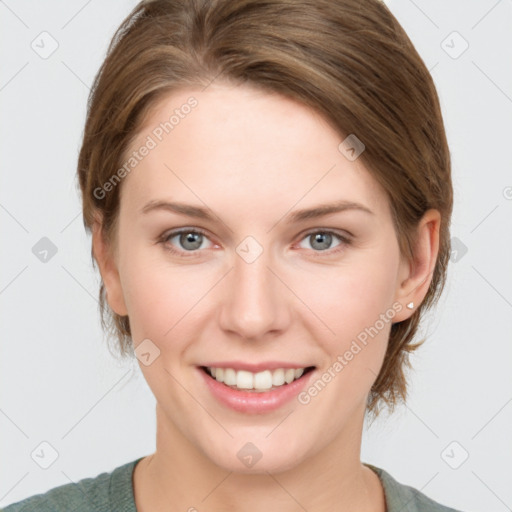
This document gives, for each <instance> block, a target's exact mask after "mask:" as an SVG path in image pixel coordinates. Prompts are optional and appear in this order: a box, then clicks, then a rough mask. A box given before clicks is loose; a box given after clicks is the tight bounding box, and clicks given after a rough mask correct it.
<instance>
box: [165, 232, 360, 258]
mask: <svg viewBox="0 0 512 512" xmlns="http://www.w3.org/2000/svg"><path fill="white" fill-rule="evenodd" d="M182 233H196V234H200V235H203V236H205V237H206V238H208V234H207V233H206V232H205V231H203V230H202V229H199V228H182V229H177V230H174V231H169V232H166V233H164V234H163V235H162V236H161V237H160V238H159V239H158V243H160V244H162V245H163V247H164V249H165V250H166V251H169V252H170V253H171V254H174V255H178V256H180V257H182V258H194V257H196V256H198V255H199V254H198V253H200V252H201V251H200V250H199V249H196V250H195V251H179V250H177V249H174V248H173V247H172V246H171V245H169V243H168V240H169V239H170V238H174V237H175V236H176V235H180V234H182ZM316 233H323V234H329V235H334V236H335V237H336V238H338V239H339V240H340V242H341V243H340V244H339V245H338V246H336V247H335V248H334V249H326V250H324V251H315V250H313V257H323V256H325V255H328V256H332V255H334V254H337V253H338V252H340V251H342V250H344V249H345V247H346V246H349V245H350V244H351V243H352V240H351V239H350V238H349V237H347V236H344V235H341V234H340V233H338V232H336V231H332V230H328V229H314V230H312V231H308V232H307V233H305V234H304V235H303V236H302V238H301V239H300V240H299V242H301V241H302V240H304V239H305V238H307V237H308V236H311V235H314V234H316Z"/></svg>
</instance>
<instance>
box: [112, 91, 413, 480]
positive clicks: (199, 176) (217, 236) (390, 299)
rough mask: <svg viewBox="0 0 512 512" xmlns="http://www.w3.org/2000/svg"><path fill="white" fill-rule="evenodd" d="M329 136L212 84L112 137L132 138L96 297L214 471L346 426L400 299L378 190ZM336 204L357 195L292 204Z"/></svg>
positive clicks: (296, 116) (306, 117)
mask: <svg viewBox="0 0 512 512" xmlns="http://www.w3.org/2000/svg"><path fill="white" fill-rule="evenodd" d="M191 96H193V97H194V98H195V103H194V102H191V101H189V98H190V97H191ZM187 101H188V104H189V105H191V104H192V103H194V106H193V107H191V108H184V107H183V106H184V105H187ZM175 109H178V112H179V113H181V114H179V115H177V116H175V119H174V123H175V124H174V126H173V127H172V130H171V129H169V126H168V125H165V124H163V125H161V123H165V121H168V120H169V117H170V115H171V114H172V113H173V111H175ZM177 119H178V121H176V120H177ZM162 126H164V127H166V128H167V130H168V133H167V132H166V131H165V129H164V128H162ZM148 137H149V138H148ZM344 138H345V137H344V136H341V135H340V134H339V133H337V132H336V131H335V130H334V129H333V128H332V127H330V126H329V125H328V124H327V123H326V122H325V121H324V120H323V119H322V118H321V117H320V116H318V115H317V114H315V113H314V112H313V111H311V110H309V109H308V108H307V107H305V106H303V105H301V104H298V103H295V102H293V101H291V100H289V99H286V98H284V97H281V96H278V95H272V94H269V93H265V92H261V91H257V90H255V89H252V88H249V87H247V86H242V87H231V86H228V85H217V84H212V85H211V86H209V87H208V88H207V89H206V90H205V91H204V92H201V91H200V90H194V89H189V90H183V91H180V92H175V93H173V94H172V95H171V96H169V97H167V98H166V99H165V100H164V101H162V102H161V103H160V104H158V106H157V108H155V109H154V111H153V112H152V114H151V116H150V118H148V119H147V122H145V125H144V128H143V129H142V130H141V131H140V133H139V136H138V139H137V140H136V141H135V142H134V143H133V144H132V147H131V149H130V153H132V151H137V150H138V149H139V148H141V147H142V146H143V145H146V147H150V149H149V150H148V151H141V152H139V156H140V154H141V153H146V156H143V157H141V158H140V161H138V163H137V164H136V165H135V166H134V168H133V169H132V170H131V171H130V172H129V174H128V175H127V176H126V177H125V178H124V180H123V182H122V194H121V204H120V213H119V224H118V233H117V236H118V238H117V243H118V245H117V252H116V257H115V266H116V275H117V277H116V278H113V277H110V278H109V279H108V282H106V285H107V293H108V297H109V299H108V300H109V303H110V305H111V307H112V308H113V309H114V310H115V311H116V312H117V313H118V314H128V315H129V318H130V325H131V330H132V336H133V340H134V346H135V348H136V351H138V354H139V356H141V355H142V357H139V358H140V361H139V364H140V367H141V370H142V372H143V374H144V377H145V379H146V380H147V382H148V385H149V386H150V388H151V390H152V392H153V393H154V395H155V397H156V400H157V403H158V407H159V408H160V410H161V411H162V413H163V418H164V419H165V422H166V423H167V425H168V431H169V432H173V433H174V434H173V435H175V436H181V437H182V438H184V439H186V440H187V441H188V442H189V443H190V446H192V447H194V449H196V450H197V452H198V454H200V456H204V457H205V458H206V459H208V460H210V461H211V462H212V463H214V464H216V465H218V466H220V467H223V468H225V469H228V470H230V471H239V472H250V471H253V472H261V471H278V470H285V469H288V468H291V467H293V466H295V465H297V464H300V463H301V462H303V461H305V460H307V459H308V458H310V457H313V456H315V455H318V454H320V453H321V452H322V450H325V449H327V448H328V447H329V446H332V444H333V443H336V442H337V441H340V440H342V439H345V440H346V439H348V438H351V437H350V436H353V435H354V433H355V432H357V431H358V430H360V429H361V425H362V420H363V415H364V410H365V405H366V399H367V396H368V393H369V391H370V388H371V386H372V384H373V382H374V381H375V379H376V377H377V375H378V373H379V370H380V368H381V365H382V362H383V358H384V354H385V351H386V346H387V340H388V337H389V331H390V328H391V323H392V322H396V321H398V320H399V317H400V315H401V313H399V312H398V311H399V310H400V309H401V308H402V305H401V304H398V305H397V302H396V298H397V290H398V287H399V282H400V276H401V272H402V270H403V269H404V268H405V267H404V263H403V262H402V261H401V258H400V253H399V248H398V242H397V238H396V234H395V231H394V229H393V224H392V218H391V212H390V209H389V205H388V202H387V198H386V196H385V193H384V191H383V190H382V189H380V187H379V186H378V184H377V183H376V182H375V181H374V179H373V178H372V177H371V175H370V173H369V172H368V171H367V170H366V169H365V168H364V167H363V165H362V163H361V162H360V160H359V159H356V160H353V161H352V160H351V159H348V158H347V157H346V156H345V154H344V153H342V152H341V151H340V150H339V148H338V147H339V145H340V143H341V142H342V141H343V140H344ZM150 139H151V140H152V141H153V142H150ZM160 139H161V140H160ZM343 202H346V204H348V203H351V204H352V206H354V205H355V204H357V205H359V206H358V207H351V208H345V209H341V210H340V209H338V210H337V211H336V210H335V211H331V212H330V213H326V212H325V211H324V212H323V214H322V215H318V214H319V212H318V211H317V212H316V215H315V214H314V212H313V213H312V212H310V213H309V214H305V213H302V215H299V213H298V212H302V211H303V210H313V209H318V208H320V207H321V206H324V205H332V204H337V205H340V204H344V203H343ZM165 203H167V206H165ZM171 203H172V205H171ZM159 205H160V206H159ZM116 279H117V281H116ZM104 280H105V281H107V280H106V279H104ZM116 290H118V291H119V292H116ZM400 319H402V318H400ZM138 347H139V348H138ZM205 367H206V368H208V367H210V368H212V367H213V368H214V369H213V370H212V373H214V374H215V376H216V378H215V379H214V378H213V377H212V376H210V375H208V374H207V371H208V370H205ZM293 369H298V371H297V372H294V371H293ZM302 369H305V372H304V373H303V374H302V376H301V375H300V373H301V370H302ZM296 376H297V377H298V378H297V379H296V380H294V381H293V382H289V383H287V382H286V381H285V383H283V378H285V379H286V378H287V379H288V381H290V379H291V378H294V379H295V377H296ZM217 379H218V380H217ZM222 380H227V384H226V383H222V382H220V381H222ZM235 382H236V385H235ZM228 384H229V385H228ZM237 385H238V386H239V387H240V388H241V389H238V388H237V389H234V388H235V387H237ZM251 386H252V387H254V386H256V387H257V389H252V390H250V389H249V388H251ZM270 386H272V387H271V388H270V389H268V388H269V387H270ZM247 443H252V444H247ZM258 453H259V454H261V455H262V457H261V459H260V460H259V461H258V463H257V464H256V465H255V466H254V468H252V467H251V463H250V459H249V458H248V456H251V455H252V456H254V455H256V456H258V455H257V454H258Z"/></svg>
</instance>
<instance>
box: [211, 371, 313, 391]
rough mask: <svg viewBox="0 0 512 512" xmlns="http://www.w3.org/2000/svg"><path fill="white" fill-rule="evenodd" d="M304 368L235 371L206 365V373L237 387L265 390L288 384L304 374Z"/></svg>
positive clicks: (227, 384)
mask: <svg viewBox="0 0 512 512" xmlns="http://www.w3.org/2000/svg"><path fill="white" fill-rule="evenodd" d="M304 370H305V369H304V368H286V369H285V368H278V369H276V370H264V371H262V372H258V373H252V372H248V371H246V370H239V371H236V370H234V369H233V368H212V367H208V368H207V371H208V373H209V374H210V375H211V376H212V377H213V378H214V379H216V380H217V381H218V382H223V383H224V384H226V386H230V387H233V388H237V389H245V390H255V391H267V390H269V389H274V388H278V387H280V386H283V385H284V384H285V383H286V384H290V383H291V382H293V381H294V380H296V379H299V378H300V377H301V376H302V375H303V374H304Z"/></svg>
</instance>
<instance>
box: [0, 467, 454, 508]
mask: <svg viewBox="0 0 512 512" xmlns="http://www.w3.org/2000/svg"><path fill="white" fill-rule="evenodd" d="M142 458H143V457H140V458H138V459H136V460H133V461H131V462H128V463H126V464H124V465H122V466H119V467H117V468H115V469H114V470H113V471H111V472H110V473H101V474H100V475H98V476H96V477H94V478H84V479H83V480H80V481H79V482H77V483H69V484H65V485H61V486H59V487H55V488H53V489H50V490H49V491H47V492H45V493H43V494H36V495H34V496H31V497H29V498H26V499H24V500H22V501H19V502H17V503H13V504H11V505H8V506H7V507H5V508H3V509H2V511H3V512H137V509H136V508H135V500H134V494H133V480H132V475H133V470H134V468H135V465H136V464H137V462H138V461H139V460H141V459H142ZM364 464H365V466H368V467H369V468H370V469H372V470H373V471H374V472H375V473H377V475H378V476H379V478H380V481H381V482H382V486H383V488H384V494H385V496H386V509H387V512H458V511H457V510H455V509H453V508H449V507H445V506H443V505H441V504H439V503H437V502H436V501H434V500H432V499H430V498H428V497H427V496H426V495H425V494H423V493H421V492H420V491H418V490H416V489H414V488H413V487H410V486H408V485H404V484H401V483H399V482H397V481H396V480H395V479H394V478H393V477H392V476H391V475H390V474H389V473H387V472H386V471H384V470H383V469H381V468H378V467H376V466H373V465H371V464H367V463H364Z"/></svg>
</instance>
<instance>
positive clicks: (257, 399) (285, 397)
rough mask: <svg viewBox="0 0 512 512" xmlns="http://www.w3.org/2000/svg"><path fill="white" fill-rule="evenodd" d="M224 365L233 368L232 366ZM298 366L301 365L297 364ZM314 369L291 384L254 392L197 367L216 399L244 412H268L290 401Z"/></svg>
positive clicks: (303, 385)
mask: <svg viewBox="0 0 512 512" xmlns="http://www.w3.org/2000/svg"><path fill="white" fill-rule="evenodd" d="M230 364H232V363H230ZM280 364H282V363H280ZM247 366H248V365H245V367H247ZM249 366H250V365H249ZM257 366H259V365H257ZM225 367H226V368H233V367H232V366H225ZM287 367H289V368H290V366H289V365H287ZM217 368H223V366H217ZM265 368H267V369H268V368H269V367H268V366H266V367H265ZM277 368H283V366H277ZM291 368H297V366H293V367H291ZM298 368H302V367H301V366H299V367H298ZM241 369H245V368H241ZM315 370H316V369H315V368H313V369H312V370H311V371H309V372H307V373H305V374H304V375H302V377H300V378H299V379H297V380H294V381H293V382H292V383H291V384H285V385H283V386H281V387H279V388H277V389H275V390H274V391H263V392H256V391H240V390H237V389H232V388H230V387H228V386H226V385H224V384H223V383H221V382H218V381H217V380H215V379H214V378H213V377H211V376H210V375H208V374H207V373H206V371H204V370H203V368H202V367H197V371H198V372H199V373H200V375H201V376H202V379H203V382H204V383H205V385H206V387H207V388H208V390H209V391H210V393H211V394H212V395H213V396H214V397H215V398H216V399H217V401H219V402H220V403H221V404H222V405H225V406H227V407H229V408H230V409H233V410H234V411H237V412H242V413H246V414H265V413H269V412H272V411H275V410H277V409H279V408H280V407H282V406H283V405H285V404H286V403H288V402H290V401H291V400H292V399H293V398H295V397H297V395H298V394H299V393H300V392H301V391H302V390H303V389H304V388H305V387H306V386H307V385H308V383H309V381H310V379H311V376H312V375H313V374H314V373H315Z"/></svg>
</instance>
